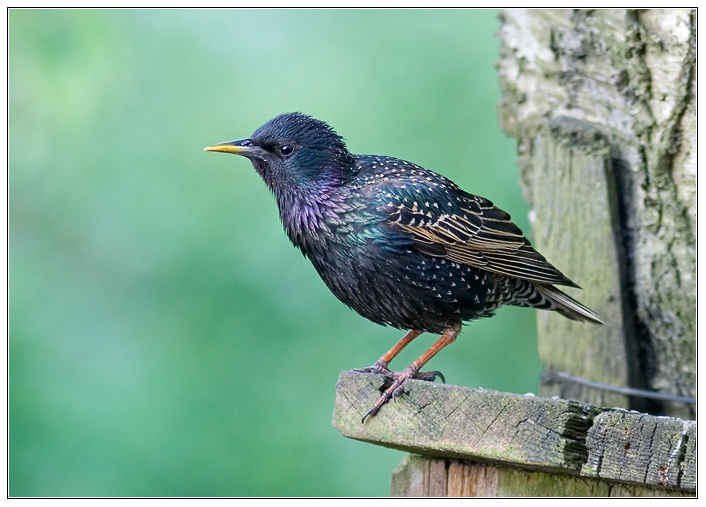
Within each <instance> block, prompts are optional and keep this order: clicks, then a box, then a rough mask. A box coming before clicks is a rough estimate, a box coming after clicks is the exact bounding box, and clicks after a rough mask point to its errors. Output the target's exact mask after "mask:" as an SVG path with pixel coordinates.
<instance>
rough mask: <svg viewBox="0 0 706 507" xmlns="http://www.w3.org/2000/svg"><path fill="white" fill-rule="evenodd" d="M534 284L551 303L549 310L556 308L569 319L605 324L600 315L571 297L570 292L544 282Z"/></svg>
mask: <svg viewBox="0 0 706 507" xmlns="http://www.w3.org/2000/svg"><path fill="white" fill-rule="evenodd" d="M533 285H534V286H535V288H536V289H537V291H538V292H539V293H540V294H541V295H542V296H544V298H546V299H547V300H548V301H549V302H550V303H551V307H550V308H547V310H555V311H557V312H559V313H560V314H561V315H563V316H564V317H566V318H567V319H571V320H577V321H580V322H591V323H592V324H603V321H602V320H601V319H599V318H598V315H596V314H595V313H593V311H591V309H589V308H587V307H585V306H583V305H582V304H581V303H579V302H578V301H576V300H575V299H574V298H572V297H570V296H569V295H568V294H564V293H563V292H562V291H560V290H559V289H557V288H556V287H554V286H553V285H547V284H543V283H534V284H533Z"/></svg>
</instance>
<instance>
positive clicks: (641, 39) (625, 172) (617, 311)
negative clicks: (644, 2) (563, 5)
mask: <svg viewBox="0 0 706 507" xmlns="http://www.w3.org/2000/svg"><path fill="white" fill-rule="evenodd" d="M501 18H502V27H501V29H500V39H501V61H500V63H499V65H498V67H499V73H500V81H501V87H502V89H503V98H502V100H501V103H500V107H499V110H500V122H501V126H502V128H503V129H504V130H505V132H506V133H508V134H509V135H511V136H514V137H516V138H517V140H518V157H519V165H520V173H521V181H522V185H523V188H524V192H525V197H526V198H527V200H528V202H529V204H530V208H531V214H530V218H531V221H532V224H533V231H534V237H533V238H534V241H533V243H534V244H535V246H536V247H537V249H538V250H539V251H540V252H542V253H543V255H545V256H546V257H547V259H548V260H549V261H550V262H552V263H553V264H555V265H556V266H557V267H559V269H561V270H562V271H564V272H565V273H566V274H567V275H568V276H569V277H570V278H572V279H573V280H574V281H576V282H577V283H579V284H580V285H581V286H582V287H583V288H584V291H583V292H582V293H576V292H572V293H571V295H572V296H575V297H577V298H579V299H580V300H581V301H582V302H584V303H585V304H587V305H588V306H589V307H591V308H593V309H594V310H595V311H596V312H597V313H598V314H599V315H600V316H601V317H602V318H603V320H604V321H605V323H606V325H605V326H602V327H598V326H590V325H588V324H582V323H579V324H576V323H573V322H569V321H566V320H562V317H560V316H557V315H553V314H552V315H549V314H548V315H541V317H540V318H539V323H538V327H539V340H540V342H539V343H540V345H539V347H540V357H541V358H542V360H543V362H544V364H545V368H546V371H547V373H548V375H547V376H546V378H547V379H551V378H552V376H551V375H550V374H551V373H552V372H554V371H562V372H569V373H571V374H573V375H576V376H579V377H584V378H587V379H590V380H594V381H599V382H603V383H607V384H613V385H617V386H631V387H637V388H642V389H648V390H652V391H656V392H660V393H668V394H673V395H680V396H687V397H694V396H695V390H696V381H695V379H696V229H695V228H696V114H695V72H696V70H695V69H696V44H695V42H696V14H695V11H693V10H690V9H669V10H625V9H608V10H522V9H518V10H507V11H504V12H503V14H502V16H501ZM554 378H555V377H554ZM541 392H542V394H543V395H554V394H558V395H561V396H564V397H571V398H576V399H581V400H583V401H587V402H590V403H594V404H599V405H614V404H617V405H621V406H625V407H630V408H636V409H640V410H645V411H650V412H652V413H661V414H668V415H672V416H678V417H684V418H694V417H695V411H694V406H693V405H689V404H684V403H682V402H664V401H661V402H656V401H649V400H647V401H645V400H643V399H640V398H637V397H630V398H626V397H625V396H622V395H615V394H606V393H605V392H603V391H599V390H595V389H593V388H586V387H578V386H575V385H571V384H567V383H564V382H556V381H552V380H547V381H545V382H543V383H542V388H541Z"/></svg>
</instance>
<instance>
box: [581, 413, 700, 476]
mask: <svg viewBox="0 0 706 507" xmlns="http://www.w3.org/2000/svg"><path fill="white" fill-rule="evenodd" d="M587 446H588V448H589V455H588V461H587V462H586V464H585V465H584V467H583V470H582V474H583V475H588V476H592V477H601V478H607V479H617V480H620V481H627V482H644V483H648V484H657V485H660V486H667V487H672V488H681V489H685V490H695V489H696V452H695V451H696V421H684V420H681V419H674V418H669V417H654V416H649V415H646V414H640V413H635V412H605V413H603V414H600V415H599V416H597V417H596V418H595V419H594V422H593V426H592V427H591V429H590V430H589V431H588V437H587Z"/></svg>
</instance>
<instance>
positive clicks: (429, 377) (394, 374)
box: [353, 361, 446, 383]
mask: <svg viewBox="0 0 706 507" xmlns="http://www.w3.org/2000/svg"><path fill="white" fill-rule="evenodd" d="M353 371H355V372H358V373H375V374H379V375H385V377H387V378H388V379H390V380H392V381H393V382H394V381H395V380H396V379H397V378H398V377H399V376H400V375H402V374H403V372H399V371H392V370H391V369H389V368H388V367H387V365H386V364H385V363H382V362H380V361H376V362H375V364H374V365H372V366H368V367H367V368H354V369H353ZM412 378H413V379H415V380H426V381H427V382H434V381H435V380H436V379H437V378H440V379H441V381H442V382H443V383H446V379H445V378H444V374H443V373H441V372H440V371H418V372H415V373H414V376H413V377H412Z"/></svg>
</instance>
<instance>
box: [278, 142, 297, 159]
mask: <svg viewBox="0 0 706 507" xmlns="http://www.w3.org/2000/svg"><path fill="white" fill-rule="evenodd" d="M279 152H280V153H281V154H282V155H284V156H285V157H288V156H289V155H291V154H292V153H294V147H292V145H291V144H283V145H282V146H280V147H279Z"/></svg>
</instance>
